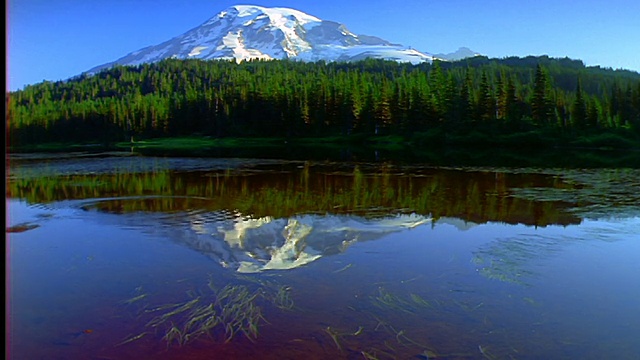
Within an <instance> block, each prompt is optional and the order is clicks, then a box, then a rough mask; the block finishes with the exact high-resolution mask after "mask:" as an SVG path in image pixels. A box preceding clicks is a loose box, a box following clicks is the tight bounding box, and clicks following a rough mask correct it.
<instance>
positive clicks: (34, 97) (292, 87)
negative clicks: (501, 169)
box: [6, 56, 640, 146]
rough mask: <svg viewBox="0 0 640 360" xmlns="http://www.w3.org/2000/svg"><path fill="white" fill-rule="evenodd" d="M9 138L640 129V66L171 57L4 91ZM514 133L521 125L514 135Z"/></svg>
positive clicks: (569, 134)
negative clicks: (639, 69) (635, 69)
mask: <svg viewBox="0 0 640 360" xmlns="http://www.w3.org/2000/svg"><path fill="white" fill-rule="evenodd" d="M7 120H8V121H7V125H6V126H7V134H8V136H9V141H10V144H11V145H12V146H20V145H28V144H34V143H43V142H53V141H56V142H62V141H69V142H91V141H94V142H101V143H105V144H106V143H113V142H119V141H125V140H127V141H128V140H129V139H130V138H131V137H136V138H153V137H173V136H188V135H194V134H198V135H203V136H212V137H254V136H260V137H282V138H303V137H318V136H334V135H342V136H352V135H358V134H364V135H367V136H379V135H396V134H397V135H401V136H405V137H412V136H414V137H415V136H417V135H419V134H425V133H428V134H437V135H434V136H431V137H426V138H425V139H428V140H429V141H431V140H435V141H436V142H438V141H440V140H441V141H443V142H446V141H444V140H443V139H445V138H450V139H451V138H455V136H461V137H464V136H470V134H472V135H474V136H480V137H491V136H493V135H504V134H508V135H510V136H513V135H517V134H530V133H535V134H546V135H549V136H551V137H552V138H554V139H567V138H576V137H578V136H584V135H594V134H597V135H598V136H602V134H611V135H612V136H613V137H612V139H614V140H616V141H617V140H620V139H623V140H625V141H627V140H628V141H630V142H634V143H638V142H639V141H640V140H639V139H640V74H638V73H636V72H632V71H626V70H612V69H604V68H600V67H586V66H585V65H584V64H583V63H582V62H581V61H577V60H571V59H554V58H549V57H546V56H545V57H527V58H515V57H513V58H504V59H489V58H486V57H475V58H470V59H467V60H462V61H458V62H451V63H449V62H438V61H436V62H434V63H433V64H427V63H424V64H420V65H411V64H406V63H398V62H393V61H385V60H374V59H367V60H363V61H359V62H352V63H341V62H332V63H326V62H323V61H320V62H315V63H305V62H297V61H289V60H275V61H246V62H241V63H239V64H238V63H235V62H232V61H221V60H210V61H205V60H196V59H194V60H176V59H169V60H164V61H161V62H158V63H153V64H144V65H139V66H129V67H123V66H117V67H113V68H111V69H108V70H104V71H101V72H99V73H97V74H83V75H80V76H78V77H76V78H73V79H70V80H66V81H59V82H42V83H39V84H36V85H31V86H27V87H25V88H24V89H22V90H19V91H15V92H10V93H8V94H7ZM516 138H517V137H516Z"/></svg>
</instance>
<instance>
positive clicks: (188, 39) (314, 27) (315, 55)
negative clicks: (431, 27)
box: [89, 5, 433, 72]
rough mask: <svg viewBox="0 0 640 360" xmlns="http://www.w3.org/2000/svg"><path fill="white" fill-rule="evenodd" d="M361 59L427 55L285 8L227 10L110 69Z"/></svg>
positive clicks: (420, 59) (406, 58)
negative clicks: (167, 62) (171, 61)
mask: <svg viewBox="0 0 640 360" xmlns="http://www.w3.org/2000/svg"><path fill="white" fill-rule="evenodd" d="M367 57H371V58H382V59H388V60H397V61H401V62H411V63H414V64H416V63H420V62H425V61H431V60H433V57H432V56H431V55H428V54H425V53H422V52H419V51H417V50H415V49H412V48H410V47H404V46H401V45H398V44H392V43H390V42H388V41H386V40H383V39H380V38H377V37H375V36H367V35H356V34H354V33H352V32H351V31H349V30H348V29H347V28H346V27H345V26H344V25H342V24H339V23H336V22H333V21H324V20H321V19H319V18H317V17H315V16H311V15H308V14H305V13H303V12H301V11H298V10H294V9H289V8H266V7H261V6H250V5H238V6H232V7H230V8H228V9H226V10H224V11H222V12H221V13H219V14H217V15H216V16H214V17H213V18H211V19H209V20H208V21H206V22H205V23H203V24H202V25H200V26H198V27H196V28H194V29H191V30H189V31H187V32H186V33H184V34H182V35H180V36H177V37H175V38H173V39H171V40H169V41H166V42H164V43H162V44H159V45H155V46H150V47H147V48H144V49H141V50H138V51H135V52H132V53H130V54H128V55H126V56H124V57H122V58H120V59H118V60H116V61H114V62H112V63H108V64H104V65H101V66H97V67H95V68H93V69H91V70H90V71H89V72H97V71H99V70H102V69H104V68H108V67H111V66H113V65H138V64H142V63H152V62H156V61H160V60H162V59H166V58H178V59H190V58H197V59H229V60H233V59H235V60H236V61H238V62H239V61H242V60H248V59H286V58H288V59H297V60H302V61H318V60H325V61H356V60H361V59H364V58H367Z"/></svg>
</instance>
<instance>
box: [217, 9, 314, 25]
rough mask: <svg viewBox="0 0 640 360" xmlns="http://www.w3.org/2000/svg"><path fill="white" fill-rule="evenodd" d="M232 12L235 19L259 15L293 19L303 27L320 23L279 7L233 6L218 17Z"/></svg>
mask: <svg viewBox="0 0 640 360" xmlns="http://www.w3.org/2000/svg"><path fill="white" fill-rule="evenodd" d="M233 10H235V11H237V14H236V16H237V17H257V16H260V15H267V16H268V17H270V18H272V19H279V18H288V19H291V20H293V19H295V20H296V21H298V22H299V23H300V24H303V25H304V24H307V23H310V22H321V21H322V20H320V19H318V18H317V17H315V16H311V15H309V14H306V13H303V12H302V11H299V10H295V9H290V8H281V7H276V8H267V7H263V6H257V5H234V6H231V7H230V8H229V9H227V10H226V11H223V12H221V13H220V14H218V16H219V17H220V15H221V14H225V13H227V14H228V13H230V12H233ZM223 16H224V15H223Z"/></svg>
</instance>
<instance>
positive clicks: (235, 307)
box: [118, 279, 294, 346]
mask: <svg viewBox="0 0 640 360" xmlns="http://www.w3.org/2000/svg"><path fill="white" fill-rule="evenodd" d="M256 283H257V284H262V285H266V287H257V288H255V289H251V288H249V287H248V286H246V285H234V284H228V285H226V286H224V287H223V288H221V289H218V288H217V287H216V286H215V284H214V283H213V280H212V279H210V280H209V282H208V283H207V287H206V289H208V293H206V294H200V295H199V296H195V293H194V292H191V293H192V295H193V296H195V297H193V298H192V299H190V300H187V301H184V302H181V303H172V304H165V305H160V306H155V307H150V308H146V309H145V310H144V312H143V314H153V315H154V317H153V318H152V319H150V320H149V321H148V322H147V323H146V324H145V328H154V329H155V330H154V331H158V330H159V329H161V330H160V331H162V333H163V337H162V339H163V340H164V341H165V342H166V343H167V346H172V345H174V344H177V345H178V346H183V345H185V344H187V343H189V342H191V341H193V340H195V339H197V338H200V337H201V336H203V335H206V336H209V337H212V338H214V337H216V336H218V337H219V338H221V339H223V341H224V342H229V341H232V340H233V339H234V338H235V337H236V336H238V335H243V336H244V337H246V338H247V339H249V340H250V341H255V340H256V339H257V338H258V335H259V327H260V326H261V325H262V324H265V323H268V321H267V320H266V319H265V318H264V316H263V314H262V306H264V305H265V304H271V305H273V306H275V307H277V308H279V309H284V310H291V309H293V306H294V302H293V300H292V299H291V287H290V286H278V285H277V284H275V283H272V282H264V283H261V282H256ZM143 295H144V296H143ZM147 297H148V294H142V295H138V296H136V297H134V298H131V299H128V300H125V301H123V302H122V303H124V304H127V305H130V304H132V303H136V302H138V301H139V300H141V299H143V298H147ZM147 333H150V331H145V332H144V333H142V334H140V335H139V336H130V337H128V338H127V339H125V340H124V341H123V342H121V343H120V344H118V345H123V344H126V343H129V342H132V341H135V340H138V339H140V338H142V337H143V336H144V335H146V334H147Z"/></svg>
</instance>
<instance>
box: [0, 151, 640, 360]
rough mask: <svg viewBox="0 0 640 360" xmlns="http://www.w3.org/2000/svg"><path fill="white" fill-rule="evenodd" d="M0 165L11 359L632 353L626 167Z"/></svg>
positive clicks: (633, 288) (638, 317)
mask: <svg viewBox="0 0 640 360" xmlns="http://www.w3.org/2000/svg"><path fill="white" fill-rule="evenodd" d="M121 155H122V154H111V155H102V156H86V155H83V154H56V155H54V156H49V157H44V156H43V157H34V156H25V157H15V158H12V159H11V161H10V162H9V165H8V167H7V171H8V175H7V187H6V196H7V199H6V203H7V209H8V212H7V234H6V235H7V236H6V238H7V245H6V250H7V266H6V275H7V276H6V279H7V291H8V292H7V294H8V295H7V314H8V318H7V320H8V326H7V334H8V335H7V345H8V353H9V355H10V358H11V359H141V358H154V359H200V358H216V359H258V358H259V359H301V358H304V359H327V358H331V359H605V358H607V359H638V358H640V341H638V339H640V307H639V305H638V299H640V280H639V279H640V169H635V168H616V169H607V168H595V169H589V168H582V169H578V168H532V167H523V168H516V167H470V166H463V167H447V166H433V165H430V164H428V163H419V162H412V163H399V162H382V161H377V162H376V161H374V162H356V161H337V162H333V161H317V160H314V161H299V160H278V159H239V158H171V157H151V156H148V157H142V156H121Z"/></svg>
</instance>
